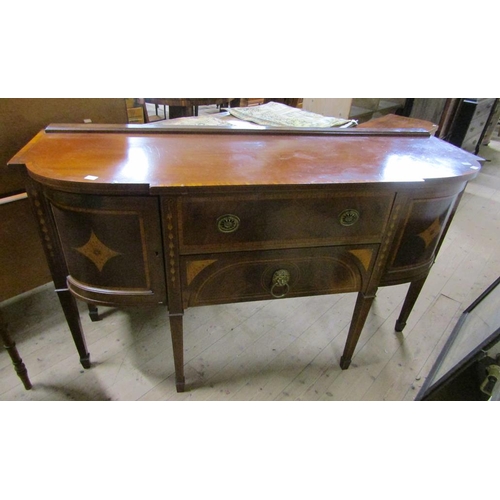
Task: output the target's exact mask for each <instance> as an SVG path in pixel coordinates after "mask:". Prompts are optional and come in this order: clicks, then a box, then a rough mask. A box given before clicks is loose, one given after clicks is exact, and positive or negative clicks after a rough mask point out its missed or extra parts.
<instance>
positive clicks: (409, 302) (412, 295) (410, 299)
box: [395, 276, 427, 332]
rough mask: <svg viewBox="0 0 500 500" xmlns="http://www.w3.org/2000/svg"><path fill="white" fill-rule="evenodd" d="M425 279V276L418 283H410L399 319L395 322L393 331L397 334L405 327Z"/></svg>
mask: <svg viewBox="0 0 500 500" xmlns="http://www.w3.org/2000/svg"><path fill="white" fill-rule="evenodd" d="M426 279H427V276H425V277H424V278H422V279H420V280H418V281H412V282H411V284H410V288H409V289H408V293H407V294H406V298H405V301H404V303H403V307H402V309H401V312H400V314H399V318H398V320H397V321H396V326H395V330H396V331H397V332H402V331H403V329H404V327H405V326H406V321H407V320H408V317H409V316H410V313H411V311H412V309H413V306H414V305H415V302H417V299H418V296H419V295H420V291H421V290H422V287H423V286H424V283H425V280H426Z"/></svg>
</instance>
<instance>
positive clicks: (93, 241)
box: [75, 231, 121, 272]
mask: <svg viewBox="0 0 500 500" xmlns="http://www.w3.org/2000/svg"><path fill="white" fill-rule="evenodd" d="M75 250H76V251H77V252H80V253H81V254H82V255H85V257H87V258H88V259H90V260H91V261H92V262H93V263H94V264H95V265H96V267H97V269H99V272H102V270H103V268H104V266H105V265H106V263H107V262H108V261H109V260H110V259H112V258H113V257H116V256H117V255H121V254H120V253H119V252H115V251H114V250H112V249H111V248H109V247H107V246H106V245H105V244H104V243H103V242H102V241H101V240H100V239H99V238H98V237H97V236H96V235H95V234H94V231H92V233H91V235H90V238H89V241H87V243H85V245H83V246H81V247H78V248H75Z"/></svg>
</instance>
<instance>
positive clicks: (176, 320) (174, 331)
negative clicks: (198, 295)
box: [169, 314, 186, 392]
mask: <svg viewBox="0 0 500 500" xmlns="http://www.w3.org/2000/svg"><path fill="white" fill-rule="evenodd" d="M169 319H170V335H171V336H172V347H173V350H174V365H175V387H176V389H177V392H184V388H185V381H186V379H185V378H184V341H183V326H182V320H183V316H182V315H181V314H179V315H171V316H170V317H169Z"/></svg>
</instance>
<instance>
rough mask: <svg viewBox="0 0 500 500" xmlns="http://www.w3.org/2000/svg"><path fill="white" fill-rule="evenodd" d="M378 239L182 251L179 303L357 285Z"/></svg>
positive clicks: (348, 288) (362, 282)
mask: <svg viewBox="0 0 500 500" xmlns="http://www.w3.org/2000/svg"><path fill="white" fill-rule="evenodd" d="M377 250H378V245H353V246H350V247H318V248H309V249H291V250H263V251H255V252H236V253H214V254H205V255H188V256H184V257H181V275H182V278H181V279H182V289H183V302H184V307H186V308H187V307H193V306H200V305H209V304H223V303H231V302H243V301H250V300H266V299H279V298H283V297H301V296H309V295H324V294H331V293H347V292H355V291H362V290H364V287H365V286H366V282H367V277H368V276H369V275H370V273H371V271H372V268H373V264H374V262H375V259H376V255H377Z"/></svg>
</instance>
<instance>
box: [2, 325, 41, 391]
mask: <svg viewBox="0 0 500 500" xmlns="http://www.w3.org/2000/svg"><path fill="white" fill-rule="evenodd" d="M0 336H1V337H2V341H3V345H4V347H5V349H6V350H7V352H8V353H9V356H10V359H11V360H12V364H13V365H14V369H15V370H16V373H17V375H18V376H19V378H20V379H21V382H22V383H23V385H24V388H25V389H26V390H28V391H29V390H30V389H31V388H32V387H33V386H32V385H31V382H30V379H29V377H28V370H27V369H26V366H25V365H24V363H23V360H22V359H21V356H19V352H18V351H17V348H16V343H15V342H14V341H13V340H12V338H11V337H10V335H9V333H8V332H7V327H6V326H5V325H4V324H3V322H0Z"/></svg>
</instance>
